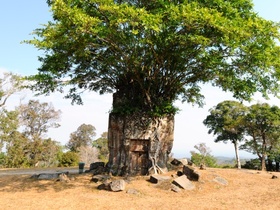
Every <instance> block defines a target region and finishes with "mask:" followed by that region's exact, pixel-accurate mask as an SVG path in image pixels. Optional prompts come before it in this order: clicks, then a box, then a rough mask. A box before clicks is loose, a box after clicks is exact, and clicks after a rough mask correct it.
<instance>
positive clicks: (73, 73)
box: [27, 0, 280, 168]
mask: <svg viewBox="0 0 280 210" xmlns="http://www.w3.org/2000/svg"><path fill="white" fill-rule="evenodd" d="M47 3H48V5H49V6H50V8H51V12H52V14H53V21H50V22H48V23H47V24H46V25H44V27H43V28H39V29H36V30H35V31H34V35H35V36H37V37H35V38H34V39H33V40H30V41H27V42H28V43H30V44H33V45H34V46H35V47H37V48H38V49H40V50H43V51H44V52H45V54H44V56H42V57H40V58H39V60H40V61H41V63H42V65H41V67H40V68H39V69H38V71H39V72H38V74H37V75H35V76H33V77H31V78H32V79H33V80H34V81H35V84H34V85H33V86H32V88H33V90H37V91H39V92H40V93H41V94H48V93H50V92H52V91H56V90H58V91H62V88H64V87H65V86H69V88H68V89H67V90H69V93H68V94H67V95H66V97H67V98H71V99H72V100H73V102H77V103H82V100H81V97H80V96H81V95H80V94H81V93H82V92H83V91H84V90H90V91H98V92H99V93H101V94H103V93H106V92H109V93H114V102H113V108H112V111H111V114H113V115H111V117H110V122H111V123H110V125H109V128H112V127H113V126H115V124H118V125H120V124H123V123H124V122H125V123H126V124H127V123H128V122H131V123H130V124H133V121H135V120H133V119H137V118H138V119H146V120H142V121H141V120H140V122H139V123H138V125H139V124H141V125H143V124H145V125H146V124H147V123H148V124H149V122H150V123H151V124H153V128H150V127H147V126H146V127H145V126H142V127H139V129H140V130H141V129H142V130H143V131H144V130H147V129H150V130H152V132H146V133H147V135H146V136H145V137H143V136H141V138H145V139H147V138H148V139H151V141H152V142H153V143H152V144H151V146H150V148H152V149H151V150H150V152H149V153H150V154H149V156H150V159H151V160H152V162H153V166H156V165H157V163H156V162H157V161H158V160H160V159H161V162H162V163H163V162H165V160H166V159H167V158H166V155H167V154H168V153H169V152H170V150H171V148H172V142H171V141H172V140H170V139H173V137H172V135H171V134H170V133H172V132H173V128H170V129H169V130H168V131H166V130H164V129H163V128H161V129H163V130H164V131H160V130H159V126H160V125H162V126H161V127H164V128H165V127H166V126H165V123H163V121H168V122H169V123H167V124H172V125H173V124H174V123H173V121H174V118H173V116H174V114H175V113H176V111H177V109H176V108H175V107H174V101H175V100H177V99H179V100H182V101H187V102H191V103H198V104H200V105H202V104H203V100H202V99H203V95H202V94H201V92H200V88H201V85H203V84H205V83H210V84H212V85H213V86H217V87H220V88H222V89H223V90H224V91H230V92H232V93H233V96H234V97H236V98H238V99H245V100H248V99H249V98H250V97H251V96H252V95H253V94H254V93H255V92H257V91H259V92H261V93H262V94H263V95H264V96H267V94H268V93H274V94H276V92H277V91H278V80H279V63H280V61H279V55H280V51H279V47H278V46H277V42H278V40H279V25H278V24H277V23H274V22H272V21H267V20H265V19H263V18H261V17H260V16H259V15H258V14H257V13H256V12H254V10H253V4H252V2H251V1H250V0H225V1H220V0H211V1H210V0H183V1H182V0H180V1H178V0H160V1H150V0H141V1H134V0H115V1H114V0H78V1H77V0H48V1H47ZM137 113H138V114H137ZM116 115H117V116H116ZM119 115H121V116H122V117H123V119H122V120H120V118H119ZM134 116H136V117H134ZM137 116H138V117H137ZM164 116H165V117H166V118H160V117H164ZM129 117H131V119H130V120H128V119H127V118H129ZM156 118H158V120H157V121H155V119H156ZM110 126H111V127H110ZM131 127H133V126H131ZM155 127H158V128H155ZM122 128H123V127H122ZM119 130H123V129H119ZM109 131H110V129H109ZM162 132H167V133H168V132H169V134H168V135H165V136H164V135H160V133H162ZM132 133H133V132H132ZM134 133H135V132H134ZM148 133H150V137H148ZM116 136H118V135H117V134H112V135H111V133H110V132H109V142H110V141H111V140H110V139H111V138H115V137H116ZM127 138H128V137H127V136H126V135H124V137H123V138H121V139H127ZM129 138H130V139H134V138H136V139H139V138H140V137H139V135H134V136H132V137H129ZM167 138H168V139H169V140H168V141H169V143H166V142H167V140H166V141H163V140H162V139H167ZM116 141H117V140H116ZM144 142H145V141H144V139H143V141H142V140H141V141H139V142H138V143H139V144H146V143H144ZM134 143H135V144H137V142H136V141H135V142H134ZM127 144H129V143H128V142H124V143H122V147H125V146H124V145H127ZM113 145H114V143H110V144H109V147H114V146H113ZM163 148H164V149H165V150H166V151H165V154H163V153H161V150H163ZM117 150H118V151H120V150H119V148H117ZM111 153H112V151H110V154H111ZM115 153H116V154H117V153H118V152H117V151H115ZM121 156H123V155H121ZM156 156H159V159H158V158H156ZM112 159H116V158H112ZM117 159H121V157H118V158H117ZM125 159H126V158H125ZM119 164H120V165H122V164H123V165H126V166H128V165H129V164H128V163H127V162H126V161H122V160H120V163H119ZM124 168H125V167H124Z"/></svg>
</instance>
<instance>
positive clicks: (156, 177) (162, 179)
mask: <svg viewBox="0 0 280 210" xmlns="http://www.w3.org/2000/svg"><path fill="white" fill-rule="evenodd" d="M170 180H171V177H169V176H162V175H159V174H154V175H152V176H150V182H152V183H154V184H158V183H162V182H170Z"/></svg>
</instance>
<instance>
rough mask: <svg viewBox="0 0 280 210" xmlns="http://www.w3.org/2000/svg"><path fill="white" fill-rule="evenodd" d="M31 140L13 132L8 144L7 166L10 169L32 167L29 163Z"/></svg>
mask: <svg viewBox="0 0 280 210" xmlns="http://www.w3.org/2000/svg"><path fill="white" fill-rule="evenodd" d="M28 144H29V140H28V139H27V138H26V137H25V136H24V135H23V134H21V133H20V132H17V131H16V132H13V133H12V134H11V136H10V140H9V143H8V144H7V148H6V149H7V152H6V159H5V166H6V167H8V168H24V167H29V166H32V163H31V162H30V161H29V157H28V154H29V150H30V148H29V146H28Z"/></svg>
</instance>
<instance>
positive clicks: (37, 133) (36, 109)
mask: <svg viewBox="0 0 280 210" xmlns="http://www.w3.org/2000/svg"><path fill="white" fill-rule="evenodd" d="M17 110H18V112H19V121H20V125H21V128H22V134H23V135H24V137H25V138H27V139H28V144H27V145H26V147H27V148H26V153H25V155H26V156H27V159H28V162H29V164H30V165H31V166H35V165H37V164H38V163H39V161H43V162H45V163H46V164H50V163H52V162H53V160H51V159H52V158H53V157H51V156H52V155H53V154H54V153H56V152H58V151H59V145H58V143H57V142H55V141H53V140H51V139H46V138H45V135H46V134H47V132H48V130H49V129H50V128H57V127H59V126H60V125H59V123H58V121H59V120H60V115H61V111H60V110H55V108H54V107H53V105H52V104H51V103H50V104H49V103H45V102H44V103H40V102H39V101H38V100H36V101H35V100H30V101H29V102H28V103H27V104H21V105H20V106H19V107H18V108H17ZM53 150H54V151H55V152H53Z"/></svg>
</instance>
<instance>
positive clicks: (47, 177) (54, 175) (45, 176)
mask: <svg viewBox="0 0 280 210" xmlns="http://www.w3.org/2000/svg"><path fill="white" fill-rule="evenodd" d="M59 175H60V173H42V174H39V175H38V177H37V179H39V180H51V179H58V177H59Z"/></svg>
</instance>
